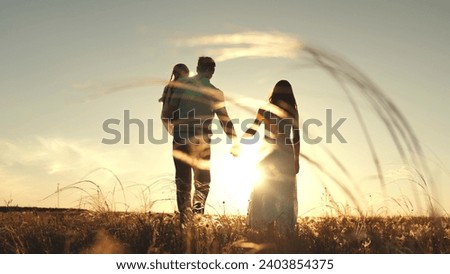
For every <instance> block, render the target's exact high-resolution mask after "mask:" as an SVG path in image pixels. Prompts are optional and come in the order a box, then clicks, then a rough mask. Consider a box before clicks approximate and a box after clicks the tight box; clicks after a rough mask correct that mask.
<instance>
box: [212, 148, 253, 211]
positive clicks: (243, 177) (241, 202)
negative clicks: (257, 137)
mask: <svg viewBox="0 0 450 274" xmlns="http://www.w3.org/2000/svg"><path fill="white" fill-rule="evenodd" d="M258 151H259V145H258V144H253V145H245V146H242V147H241V153H240V155H239V157H237V158H233V156H231V155H229V154H226V153H223V154H221V155H223V156H221V157H220V158H218V159H217V160H215V161H214V163H213V166H212V174H211V175H212V176H213V180H214V181H215V182H217V184H219V185H220V186H221V188H223V189H224V192H225V193H223V197H224V202H226V203H227V204H228V207H229V208H230V209H233V211H236V212H239V213H240V214H243V213H245V212H246V211H247V206H248V200H249V198H250V193H251V190H252V188H253V186H254V184H255V183H257V182H258V181H259V180H260V179H261V173H260V172H259V171H258V168H257V163H258V161H259V154H258Z"/></svg>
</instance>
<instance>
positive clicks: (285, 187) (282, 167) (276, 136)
mask: <svg viewBox="0 0 450 274" xmlns="http://www.w3.org/2000/svg"><path fill="white" fill-rule="evenodd" d="M263 117H264V126H265V138H264V143H263V144H262V148H261V150H260V153H261V154H263V156H262V158H263V159H262V160H260V162H259V163H258V169H259V170H260V172H261V176H260V180H259V181H258V182H257V183H256V184H255V185H254V188H253V191H252V193H251V196H250V201H249V206H248V225H249V227H251V228H256V229H265V228H269V227H273V228H275V229H277V230H279V231H286V230H292V229H294V227H295V224H296V222H297V213H298V202H297V181H296V170H295V162H294V161H295V153H294V146H293V144H292V138H291V137H290V136H291V132H292V128H293V124H294V121H295V120H294V119H281V118H279V117H278V116H277V115H275V114H273V113H272V112H270V111H264V114H263ZM281 129H284V130H281Z"/></svg>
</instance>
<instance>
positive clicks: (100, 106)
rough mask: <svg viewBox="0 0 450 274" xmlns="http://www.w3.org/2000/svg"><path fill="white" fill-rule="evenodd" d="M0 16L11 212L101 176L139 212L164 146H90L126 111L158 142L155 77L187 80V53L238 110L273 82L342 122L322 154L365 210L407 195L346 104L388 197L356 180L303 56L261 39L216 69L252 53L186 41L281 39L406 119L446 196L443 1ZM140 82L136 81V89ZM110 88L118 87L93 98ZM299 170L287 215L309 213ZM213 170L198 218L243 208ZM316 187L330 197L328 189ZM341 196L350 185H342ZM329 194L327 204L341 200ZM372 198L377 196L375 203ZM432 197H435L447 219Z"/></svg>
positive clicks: (308, 112) (323, 82) (305, 178)
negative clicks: (227, 53)
mask: <svg viewBox="0 0 450 274" xmlns="http://www.w3.org/2000/svg"><path fill="white" fill-rule="evenodd" d="M0 7H1V8H0V36H1V37H2V39H1V40H2V43H1V44H0V60H1V63H2V66H0V91H1V97H2V99H1V101H0V109H1V111H2V115H1V116H0V128H1V129H2V130H1V131H0V201H4V200H8V199H10V198H12V199H13V200H14V202H15V203H17V204H19V205H31V206H33V205H37V206H55V204H56V200H55V198H54V197H51V198H50V199H48V200H45V201H39V200H40V199H42V198H43V197H45V196H47V195H48V194H50V193H52V192H53V191H54V190H55V189H56V185H57V184H58V183H59V184H60V185H61V186H65V185H69V184H70V183H72V182H75V181H77V180H79V179H81V178H82V177H83V176H85V175H86V174H87V173H89V172H90V171H92V170H94V169H95V168H100V167H104V168H108V169H111V170H113V171H114V172H115V173H116V174H117V175H118V176H119V177H120V178H121V180H123V182H124V185H125V186H126V187H128V188H127V192H129V194H128V196H129V197H128V199H127V203H128V204H134V206H135V207H136V206H137V207H139V206H142V202H139V201H134V202H132V200H133V199H135V200H139V199H140V198H139V197H138V198H136V197H135V196H139V195H141V194H142V193H143V191H142V190H141V189H140V187H141V186H133V185H135V184H139V185H149V184H151V183H152V182H154V181H155V178H159V177H161V176H166V177H167V178H170V176H171V174H173V166H172V160H171V156H170V153H171V152H170V145H169V144H164V145H153V144H149V143H148V144H146V145H138V144H132V145H123V144H122V145H120V144H119V145H114V146H108V145H104V144H101V139H102V138H103V137H107V135H105V133H104V132H103V130H102V123H103V121H104V120H105V119H108V118H119V119H120V118H123V110H124V109H129V110H130V111H131V113H132V116H133V117H136V118H141V119H144V120H147V119H156V121H155V122H154V126H153V129H154V130H155V131H158V132H160V130H161V129H160V127H161V124H160V123H159V120H158V116H159V110H160V105H159V104H158V103H157V99H158V98H159V96H160V95H161V91H162V87H163V86H164V81H166V80H168V78H169V76H170V70H171V68H172V66H173V65H174V64H176V63H179V62H183V63H186V64H187V65H188V66H189V67H190V69H191V70H193V71H194V70H195V65H196V60H197V58H198V56H200V55H211V56H212V57H213V58H216V59H218V60H219V61H218V64H217V70H216V74H215V75H214V77H213V79H212V82H213V83H214V84H215V85H216V86H217V87H219V88H221V89H222V90H223V91H224V92H225V94H226V95H227V98H228V99H230V100H231V99H233V98H237V97H249V98H252V99H253V100H254V101H252V103H251V104H249V107H250V108H252V109H254V110H255V111H256V109H257V107H258V105H259V101H256V100H265V98H267V95H268V93H269V92H270V90H271V88H272V87H273V85H274V84H275V83H276V82H277V81H278V80H280V79H287V80H289V81H290V82H291V83H292V85H293V87H294V90H295V92H296V96H297V99H298V101H299V105H300V111H301V115H302V117H303V119H308V118H318V119H324V117H325V109H327V108H329V109H333V111H334V112H333V113H334V115H335V117H336V119H338V118H339V117H346V118H347V121H346V122H345V124H344V125H343V126H342V133H343V135H344V136H345V137H346V139H347V141H348V143H347V144H336V143H335V144H322V145H323V147H325V149H329V150H331V151H333V153H334V154H335V155H336V156H337V157H339V159H340V160H341V161H342V162H343V163H344V164H345V165H346V166H347V167H348V169H349V170H350V172H351V173H352V174H353V176H354V180H355V182H356V185H357V187H359V188H360V191H361V192H362V195H363V196H364V198H362V199H361V200H362V203H364V207H365V208H367V210H369V209H370V207H371V206H372V209H373V208H375V209H374V210H382V208H384V206H386V203H385V201H386V200H393V199H396V200H399V199H401V198H405V197H407V198H406V199H410V200H414V198H408V197H410V196H409V195H411V194H410V193H411V192H410V191H409V190H405V188H408V187H409V185H408V183H405V182H404V181H405V180H406V181H407V179H408V178H409V177H408V176H409V175H405V169H404V165H403V164H402V163H401V161H400V159H399V158H398V157H397V156H398V154H397V153H396V152H395V151H394V150H395V147H394V146H393V143H392V140H391V139H390V137H389V135H388V133H387V131H386V129H385V128H384V126H383V124H382V123H380V121H379V119H378V118H377V116H376V115H375V114H374V112H373V110H371V109H370V107H368V105H367V102H365V99H364V98H362V97H360V96H359V97H358V96H356V95H355V98H356V99H357V100H358V102H359V103H360V104H361V106H362V109H363V110H364V116H365V117H366V119H367V121H368V125H369V128H370V132H371V134H372V135H373V139H374V142H375V144H376V147H377V151H378V152H379V154H380V158H381V162H382V166H383V170H384V171H385V173H386V176H387V177H388V178H391V177H393V179H389V180H388V185H389V186H390V187H392V189H390V193H389V194H388V195H387V196H386V195H384V194H382V193H381V191H380V189H377V188H379V184H378V182H376V181H374V180H368V179H367V178H368V177H370V176H373V175H374V174H375V169H374V166H373V163H372V161H371V159H370V154H369V151H368V149H367V144H366V142H365V141H364V139H363V138H362V135H361V131H360V128H359V125H358V122H357V119H356V117H355V115H354V113H353V110H352V109H351V108H350V105H349V103H348V100H347V99H346V98H345V97H344V93H343V92H342V91H341V90H340V88H339V86H338V85H336V82H335V81H333V80H332V79H331V78H330V77H329V76H328V75H327V74H326V73H325V72H323V71H322V70H320V69H319V68H317V67H316V68H313V69H306V68H304V67H302V66H301V64H305V60H306V58H307V54H305V53H304V52H302V51H300V50H299V51H298V52H294V53H296V54H298V55H297V56H292V57H286V54H285V53H289V48H286V47H284V46H289V45H290V44H289V43H288V42H286V43H285V44H282V45H279V44H276V42H277V41H274V42H275V44H269V45H268V47H270V49H273V51H272V50H269V53H270V54H273V56H272V57H267V56H262V55H261V54H260V53H255V55H254V56H250V57H245V56H244V57H241V58H228V59H227V60H223V61H220V60H221V59H220V54H221V50H223V49H224V48H229V47H231V48H234V51H239V48H241V47H242V48H247V49H250V50H249V51H250V52H251V51H252V50H254V49H253V48H251V47H252V44H249V43H247V44H244V45H242V44H241V45H227V44H226V43H222V44H215V45H212V44H206V45H199V44H195V43H189V41H190V39H193V38H198V37H206V38H208V39H211V38H212V36H214V35H232V34H239V35H242V36H245V35H248V34H249V33H257V34H258V35H263V34H266V35H269V36H270V37H272V38H271V39H274V40H277V37H280V38H279V40H282V41H284V40H283V39H284V38H285V37H289V38H290V39H292V40H293V41H294V42H298V43H303V44H304V45H307V46H310V47H314V48H321V49H323V50H325V51H327V52H330V53H333V54H335V55H337V56H339V57H341V58H343V59H345V60H347V61H348V62H350V63H351V64H353V65H355V66H356V67H357V68H359V69H360V71H362V72H363V73H364V74H366V75H367V76H369V77H370V78H371V80H372V81H373V82H375V83H376V84H377V85H378V87H380V89H381V90H383V91H384V93H385V94H386V95H387V97H388V98H390V99H392V101H393V102H394V103H395V104H396V106H397V107H398V108H399V109H400V110H401V111H402V113H403V114H404V115H405V117H406V118H407V119H408V121H409V123H410V125H411V126H412V128H413V129H414V131H415V133H416V135H417V137H418V138H419V140H420V141H421V145H422V147H423V149H424V152H425V154H426V155H425V158H426V159H427V161H428V164H429V165H430V169H431V171H432V173H433V176H434V182H433V184H434V185H435V186H436V188H437V189H439V190H440V193H445V191H446V190H448V189H449V170H448V168H449V166H450V165H449V163H450V148H449V147H448V145H447V142H446V141H447V139H448V138H447V136H448V135H449V133H450V127H449V123H448V121H447V119H448V117H449V114H450V110H449V108H448V99H449V95H448V94H449V92H448V87H449V86H450V83H449V82H450V80H449V79H448V72H449V71H450V54H449V50H448V44H449V43H450V31H449V30H448V27H449V26H450V4H448V3H447V2H446V1H427V2H424V1H397V2H392V1H245V2H243V1H222V2H218V1H192V2H190V3H189V4H186V1H0ZM283 37H284V38H283ZM255 42H257V41H255ZM272 42H273V41H272ZM278 42H279V41H278ZM266 46H267V45H266ZM145 80H149V82H150V84H142V83H143V82H144V81H145ZM136 85H138V86H140V87H138V88H136V87H135V86H136ZM114 87H122V88H119V89H118V91H116V92H113V93H109V94H106V95H105V94H104V93H105V91H106V92H107V91H112V90H113V89H114ZM126 87H130V88H126ZM133 87H134V88H133ZM228 107H229V112H230V115H231V116H233V117H238V118H240V119H243V118H250V117H251V116H252V114H251V113H249V112H246V111H243V110H242V109H241V108H239V107H237V106H236V105H233V104H229V106H228ZM320 133H321V132H320V131H319V134H320ZM303 148H304V149H305V152H306V153H308V155H316V157H317V158H316V159H319V160H320V159H322V160H321V163H322V164H323V165H325V166H327V167H328V166H330V170H334V168H336V167H334V166H333V165H332V164H329V162H328V161H329V160H327V159H326V158H325V157H323V156H321V155H322V154H321V152H320V151H321V149H318V148H317V147H314V146H308V145H305V146H304V147H303ZM216 150H217V153H216V154H215V156H214V155H213V161H214V157H216V160H217V159H219V158H220V157H222V158H223V157H224V156H223V154H224V153H225V149H223V148H221V147H217V148H216ZM221 152H223V153H221ZM217 161H218V162H219V160H217ZM229 161H230V160H229V159H227V160H226V163H230V162H229ZM231 165H233V164H231ZM302 168H303V169H302V172H301V174H300V175H299V177H298V178H299V197H300V205H299V206H300V213H301V214H305V213H307V212H311V211H315V212H319V213H320V211H321V210H323V200H321V198H322V194H323V193H324V190H323V189H324V188H323V185H322V184H321V183H320V182H319V181H320V180H317V178H316V177H314V176H313V174H314V172H313V168H312V167H311V166H310V165H309V164H308V163H307V162H303V165H302ZM214 172H216V171H214V170H213V173H214ZM105 174H106V173H104V172H103V173H102V172H96V173H95V174H91V175H90V177H89V178H90V179H93V180H94V181H96V182H97V183H98V184H100V185H101V186H102V189H103V190H104V191H105V193H107V192H111V189H112V188H113V186H114V181H113V180H111V178H110V177H108V176H109V175H105ZM215 174H216V176H215V177H216V179H217V180H216V181H217V183H216V184H215V185H213V186H212V188H213V191H212V194H211V196H210V203H211V205H212V208H215V209H216V210H217V206H214V205H220V204H221V202H222V201H223V200H226V201H229V204H230V206H229V207H230V209H232V210H239V212H240V213H242V211H244V210H245V208H244V207H245V199H244V200H243V201H242V199H241V201H240V202H239V206H237V205H233V203H238V202H236V201H235V199H234V198H233V196H234V195H235V194H234V191H235V189H234V188H233V187H230V186H227V182H224V181H226V180H224V179H223V178H222V179H220V178H218V177H219V175H218V174H220V172H219V171H217V172H216V173H215ZM213 176H214V174H213ZM402 176H406V179H405V178H404V177H402ZM319 177H320V176H319ZM233 180H239V177H238V178H235V179H233ZM400 182H401V183H400ZM325 184H326V185H327V186H328V187H329V188H330V189H334V186H333V183H330V182H328V183H325ZM169 186H170V183H166V184H165V185H161V187H159V188H158V187H157V188H156V190H154V191H153V194H152V195H157V197H159V198H160V199H166V198H171V197H172V198H173V188H170V187H169ZM153 187H154V186H153ZM347 187H348V188H349V189H353V187H354V186H353V185H352V184H350V183H349V185H347ZM334 191H335V192H332V193H335V196H336V197H335V198H336V199H338V200H340V201H342V202H343V203H345V202H346V201H347V200H348V199H347V198H346V197H345V196H343V195H341V194H337V193H339V191H338V190H334ZM413 192H414V191H413ZM136 193H137V194H136ZM224 193H225V194H227V195H224ZM404 193H407V194H406V195H405V196H402V195H403V194H404ZM447 193H448V191H447ZM82 195H83V194H82V193H80V192H77V191H75V190H69V191H67V192H65V195H64V197H61V201H60V203H61V206H78V205H79V204H80V202H79V201H80V199H81V198H80V197H81V196H82ZM111 195H112V194H111ZM133 195H135V196H133ZM367 197H371V198H367ZM373 197H378V198H377V200H376V203H375V202H374V201H373V199H375V198H373ZM399 197H400V198H399ZM108 198H110V197H108ZM445 198H446V197H440V199H441V203H444V204H445V203H447V205H446V206H445V207H446V210H447V211H448V210H449V209H450V205H449V203H448V202H446V200H448V199H445ZM117 199H119V198H117ZM236 199H237V198H236ZM371 203H374V204H371ZM136 204H137V205H136ZM160 204H161V205H155V206H156V209H157V210H166V211H170V210H171V209H172V208H173V205H174V203H173V202H170V201H169V202H161V203H160ZM158 206H159V207H158ZM117 207H120V206H119V205H118V206H117ZM417 207H419V206H417ZM120 209H122V208H120ZM210 210H211V211H212V210H213V209H210ZM422 210H425V209H422ZM399 212H400V213H401V212H403V209H399V208H396V207H395V206H393V207H392V209H391V213H399Z"/></svg>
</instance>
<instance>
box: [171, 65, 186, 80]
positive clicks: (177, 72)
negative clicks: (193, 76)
mask: <svg viewBox="0 0 450 274" xmlns="http://www.w3.org/2000/svg"><path fill="white" fill-rule="evenodd" d="M187 76H189V68H188V67H187V66H186V65H185V64H181V63H180V64H176V65H175V66H174V67H173V70H172V77H173V80H174V81H176V80H178V79H179V78H183V77H187ZM172 77H171V78H172Z"/></svg>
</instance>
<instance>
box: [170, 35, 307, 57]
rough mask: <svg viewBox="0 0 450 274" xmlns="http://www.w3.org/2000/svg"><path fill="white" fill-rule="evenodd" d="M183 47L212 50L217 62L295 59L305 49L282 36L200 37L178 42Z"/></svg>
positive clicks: (297, 41) (293, 39) (294, 41)
mask: <svg viewBox="0 0 450 274" xmlns="http://www.w3.org/2000/svg"><path fill="white" fill-rule="evenodd" d="M178 44H179V45H180V46H189V47H199V46H202V47H205V46H208V47H211V49H209V50H208V51H207V53H208V54H210V55H213V56H216V57H215V59H216V61H218V62H220V61H226V60H231V59H236V58H243V57H254V58H295V57H297V56H298V54H299V52H300V50H301V49H302V48H303V43H302V42H301V41H300V40H298V39H297V38H295V37H293V36H291V35H288V34H285V33H281V32H241V33H234V34H218V35H207V36H198V37H194V38H191V39H187V40H180V41H178Z"/></svg>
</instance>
